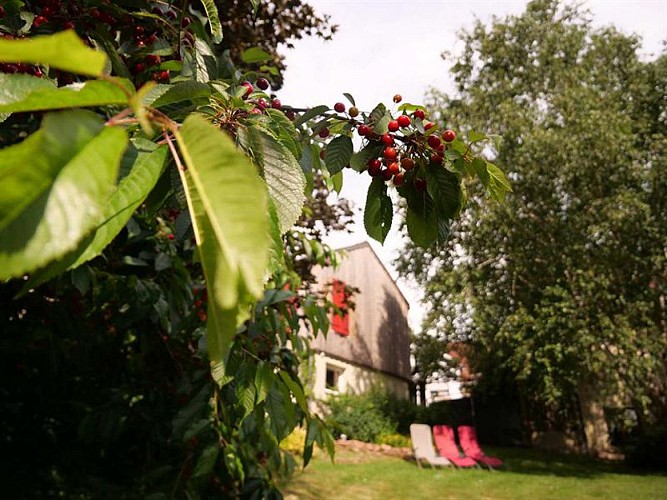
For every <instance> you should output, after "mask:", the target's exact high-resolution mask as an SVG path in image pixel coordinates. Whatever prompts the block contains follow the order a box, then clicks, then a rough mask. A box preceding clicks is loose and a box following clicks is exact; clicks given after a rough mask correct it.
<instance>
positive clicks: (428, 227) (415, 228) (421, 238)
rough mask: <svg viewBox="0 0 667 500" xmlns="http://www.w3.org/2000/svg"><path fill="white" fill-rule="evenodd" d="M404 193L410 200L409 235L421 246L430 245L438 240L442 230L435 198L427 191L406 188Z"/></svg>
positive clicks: (406, 220) (407, 215) (408, 200)
mask: <svg viewBox="0 0 667 500" xmlns="http://www.w3.org/2000/svg"><path fill="white" fill-rule="evenodd" d="M403 193H404V194H405V198H406V201H407V202H408V210H407V213H406V217H405V222H406V225H407V227H408V236H410V239H411V240H412V241H413V242H414V243H415V244H417V245H419V246H420V247H423V248H426V247H429V246H430V245H432V244H433V243H434V242H435V241H437V240H438V235H439V233H440V232H441V231H440V227H439V220H438V217H437V215H436V212H435V207H434V205H433V200H432V199H431V197H430V196H429V194H428V193H427V192H417V191H414V190H408V189H405V190H404V191H403Z"/></svg>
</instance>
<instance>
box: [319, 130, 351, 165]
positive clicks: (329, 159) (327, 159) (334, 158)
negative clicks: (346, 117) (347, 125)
mask: <svg viewBox="0 0 667 500" xmlns="http://www.w3.org/2000/svg"><path fill="white" fill-rule="evenodd" d="M352 151H353V147H352V139H350V138H349V137H347V136H345V135H341V136H338V137H335V138H334V139H333V140H332V141H331V142H330V143H329V144H328V145H327V148H326V153H325V155H324V163H325V164H326V166H327V170H328V171H329V173H330V174H332V175H333V174H337V173H338V172H340V171H341V170H343V169H344V168H345V167H346V166H347V165H348V164H349V163H350V158H352Z"/></svg>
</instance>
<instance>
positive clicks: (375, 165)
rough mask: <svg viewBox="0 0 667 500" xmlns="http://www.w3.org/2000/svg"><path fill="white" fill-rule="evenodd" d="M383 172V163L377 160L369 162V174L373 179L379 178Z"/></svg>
mask: <svg viewBox="0 0 667 500" xmlns="http://www.w3.org/2000/svg"><path fill="white" fill-rule="evenodd" d="M381 172H382V162H380V160H378V159H377V158H374V159H372V160H369V161H368V173H369V175H370V176H371V177H377V176H378V175H380V173H381Z"/></svg>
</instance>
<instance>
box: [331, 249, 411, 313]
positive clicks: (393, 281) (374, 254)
mask: <svg viewBox="0 0 667 500" xmlns="http://www.w3.org/2000/svg"><path fill="white" fill-rule="evenodd" d="M366 247H368V248H369V249H370V251H371V253H372V254H373V257H375V260H376V261H377V262H378V264H380V267H381V268H382V270H383V271H384V272H385V274H386V275H387V277H388V278H389V280H390V281H391V282H392V283H393V284H394V286H395V287H396V290H397V291H398V294H399V295H400V296H401V298H402V299H403V301H404V302H405V304H406V305H407V306H408V309H409V308H410V302H409V301H408V299H407V298H406V297H405V295H404V294H403V291H402V290H401V289H400V288H399V286H398V283H396V280H395V279H394V278H392V276H391V273H390V272H389V271H388V270H387V267H386V266H385V265H384V263H383V262H382V260H380V257H378V254H377V253H376V252H375V250H373V247H372V246H371V244H370V243H369V242H368V241H362V242H360V243H355V244H354V245H350V246H348V247H341V248H336V249H335V250H336V251H337V252H341V251H343V252H353V251H354V250H358V249H361V248H366Z"/></svg>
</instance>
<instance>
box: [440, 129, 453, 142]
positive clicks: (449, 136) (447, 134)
mask: <svg viewBox="0 0 667 500" xmlns="http://www.w3.org/2000/svg"><path fill="white" fill-rule="evenodd" d="M454 139H456V134H455V133H454V131H453V130H452V129H449V128H448V129H447V130H445V131H444V132H443V133H442V140H443V141H445V142H452V141H453V140H454Z"/></svg>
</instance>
